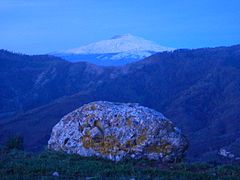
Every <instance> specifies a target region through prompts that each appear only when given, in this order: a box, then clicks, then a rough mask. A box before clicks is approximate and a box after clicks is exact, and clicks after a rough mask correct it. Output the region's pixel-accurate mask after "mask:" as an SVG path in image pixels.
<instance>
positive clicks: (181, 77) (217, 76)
mask: <svg viewBox="0 0 240 180" xmlns="http://www.w3.org/2000/svg"><path fill="white" fill-rule="evenodd" d="M96 100H107V101H116V102H138V103H140V104H141V105H144V106H147V107H150V108H153V109H155V110H158V111H161V112H162V113H164V114H165V115H166V117H168V118H169V119H171V120H172V121H174V122H175V123H176V125H177V126H178V127H180V128H181V129H182V130H183V132H184V133H185V134H187V136H188V138H189V140H190V148H189V153H188V158H189V159H190V160H211V159H216V158H218V151H219V150H220V148H226V149H227V150H229V151H231V152H233V153H234V154H235V156H237V157H239V156H240V154H239V152H240V149H239V146H238V142H239V134H240V131H239V129H240V122H239V118H240V111H239V106H240V46H232V47H219V48H209V49H196V50H177V51H174V52H164V53H159V54H156V55H153V56H151V57H149V58H147V59H145V60H143V61H141V62H138V63H133V64H130V65H127V66H124V67H122V68H113V69H111V70H108V72H107V73H106V76H105V79H101V83H98V85H95V86H94V88H92V87H86V88H85V89H84V90H80V91H78V93H76V94H74V95H72V96H66V97H62V98H61V99H58V100H56V101H54V102H51V103H50V104H48V105H45V106H42V107H39V108H37V109H34V110H32V111H29V112H26V113H24V114H21V115H18V116H15V117H14V118H10V119H5V121H2V123H1V124H0V132H1V134H0V138H1V141H3V140H4V139H6V137H7V136H9V135H10V134H14V133H17V134H22V135H24V137H25V138H26V146H27V147H28V149H39V148H41V147H43V146H44V145H46V143H47V140H48V138H49V135H50V131H51V128H52V126H53V125H54V124H55V123H57V122H58V121H59V120H60V118H61V117H62V116H63V115H64V114H66V113H68V112H70V111H72V110H74V109H76V108H77V107H80V106H81V105H82V104H84V103H87V102H91V101H96Z"/></svg>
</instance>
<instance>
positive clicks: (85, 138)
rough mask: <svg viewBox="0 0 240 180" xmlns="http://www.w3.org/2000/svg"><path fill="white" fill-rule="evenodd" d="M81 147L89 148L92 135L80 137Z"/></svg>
mask: <svg viewBox="0 0 240 180" xmlns="http://www.w3.org/2000/svg"><path fill="white" fill-rule="evenodd" d="M82 142H83V147H85V148H87V149H89V148H91V147H92V143H93V141H92V137H91V136H89V135H85V136H83V137H82Z"/></svg>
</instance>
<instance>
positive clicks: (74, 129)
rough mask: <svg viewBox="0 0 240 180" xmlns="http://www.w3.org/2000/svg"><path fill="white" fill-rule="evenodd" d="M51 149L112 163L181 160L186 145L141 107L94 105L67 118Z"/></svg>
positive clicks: (168, 126) (57, 130)
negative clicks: (111, 161) (93, 157)
mask: <svg viewBox="0 0 240 180" xmlns="http://www.w3.org/2000/svg"><path fill="white" fill-rule="evenodd" d="M48 148H49V149H51V150H56V151H64V152H67V153H76V154H79V155H81V156H98V157H103V158H106V159H110V160H113V161H119V160H122V159H127V158H133V159H140V158H148V159H154V160H160V161H162V162H173V161H177V160H180V159H182V157H183V155H184V153H185V151H186V149H187V141H186V138H185V137H184V136H183V134H182V133H181V131H180V130H179V129H178V128H176V127H175V126H174V125H173V123H172V122H171V121H170V120H168V119H166V118H165V117H164V116H163V115H162V114H161V113H159V112H157V111H154V110H152V109H149V108H147V107H143V106H139V105H138V104H129V103H128V104H126V103H112V102H106V101H98V102H92V103H89V104H86V105H84V106H82V107H81V108H79V109H77V110H75V111H73V112H71V113H69V114H68V115H66V116H64V117H63V118H62V119H61V120H60V122H59V123H58V124H56V125H55V126H54V127H53V129H52V134H51V138H50V140H49V141H48Z"/></svg>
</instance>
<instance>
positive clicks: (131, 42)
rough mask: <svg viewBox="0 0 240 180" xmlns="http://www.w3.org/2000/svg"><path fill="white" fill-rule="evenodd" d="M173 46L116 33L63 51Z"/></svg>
mask: <svg viewBox="0 0 240 180" xmlns="http://www.w3.org/2000/svg"><path fill="white" fill-rule="evenodd" d="M170 50H173V48H169V47H164V46H160V45H158V44H156V43H154V42H151V41H149V40H146V39H144V38H141V37H138V36H133V35H131V34H123V35H116V36H114V37H112V38H111V39H107V40H102V41H98V42H95V43H91V44H88V45H84V46H81V47H79V48H73V49H69V50H67V51H65V53H71V54H107V53H123V52H125V53H126V52H139V51H151V52H162V51H170Z"/></svg>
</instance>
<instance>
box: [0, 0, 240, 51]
mask: <svg viewBox="0 0 240 180" xmlns="http://www.w3.org/2000/svg"><path fill="white" fill-rule="evenodd" d="M126 33H131V34H133V35H137V36H141V37H144V38H146V39H149V40H152V41H155V42H157V43H159V44H161V45H165V46H170V47H174V48H198V47H213V46H222V45H226V46H227V45H233V44H240V1H239V0H200V1H197V0H196V1H195V0H1V1H0V49H8V50H11V51H15V52H23V53H28V54H41V53H48V52H52V51H56V50H57V51H58V50H65V49H69V48H73V47H78V46H81V45H84V44H87V43H90V42H94V41H98V40H102V39H107V38H109V37H112V36H114V35H117V34H126Z"/></svg>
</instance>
